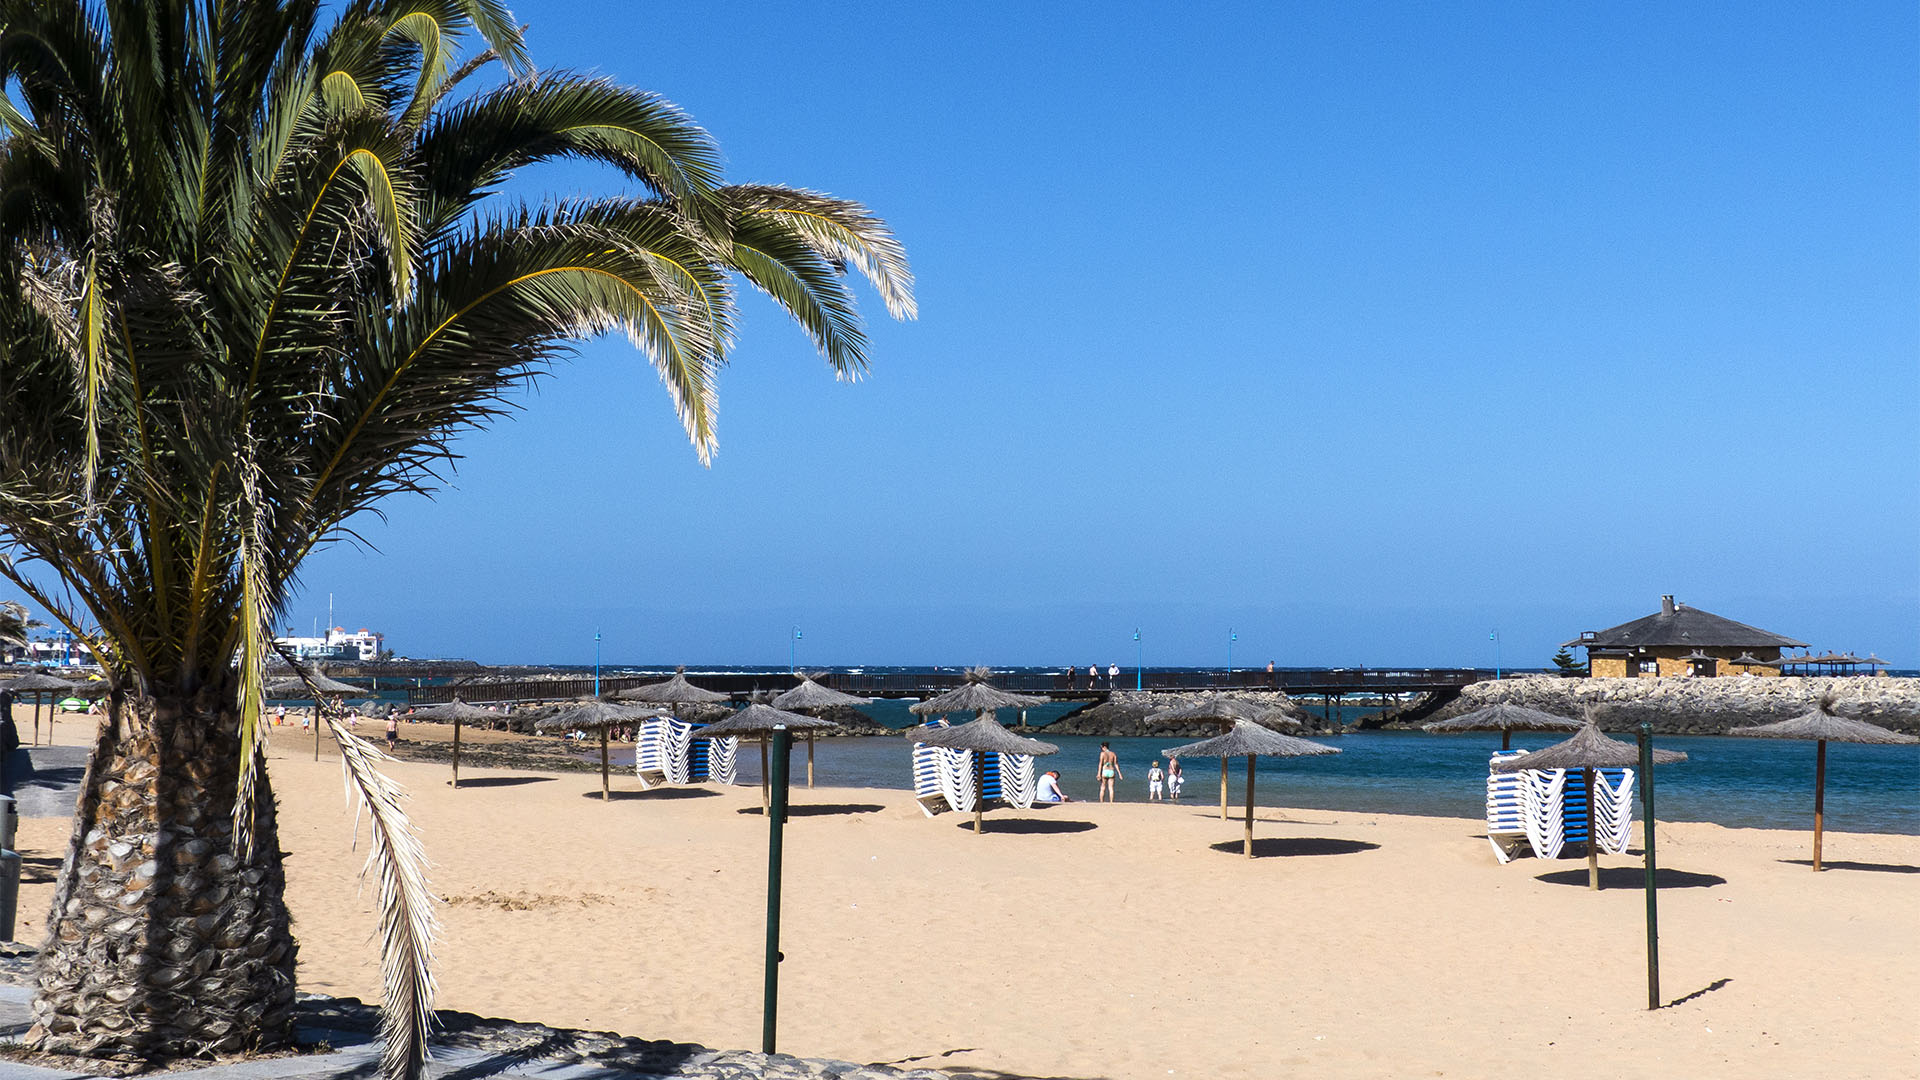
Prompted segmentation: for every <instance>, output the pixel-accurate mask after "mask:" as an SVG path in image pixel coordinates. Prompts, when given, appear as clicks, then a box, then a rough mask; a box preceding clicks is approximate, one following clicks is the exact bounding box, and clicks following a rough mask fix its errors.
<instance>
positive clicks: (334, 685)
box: [265, 668, 361, 761]
mask: <svg viewBox="0 0 1920 1080" xmlns="http://www.w3.org/2000/svg"><path fill="white" fill-rule="evenodd" d="M294 672H295V674H292V675H282V676H281V677H279V678H277V679H268V680H267V685H266V687H265V690H266V692H267V696H268V697H276V698H292V699H295V700H298V699H300V698H303V697H304V698H309V699H310V700H312V702H313V760H315V761H319V760H320V698H321V697H322V696H323V695H324V696H327V697H342V696H345V695H347V694H358V693H361V690H360V688H359V687H357V686H349V685H348V684H346V683H343V682H341V681H340V680H338V679H329V678H327V676H326V674H325V673H324V672H319V671H305V670H302V669H300V668H295V669H294Z"/></svg>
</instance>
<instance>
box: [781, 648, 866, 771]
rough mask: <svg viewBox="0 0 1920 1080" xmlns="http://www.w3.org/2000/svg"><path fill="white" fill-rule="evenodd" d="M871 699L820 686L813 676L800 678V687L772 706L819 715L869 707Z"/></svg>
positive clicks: (810, 734)
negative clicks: (833, 711) (839, 710)
mask: <svg viewBox="0 0 1920 1080" xmlns="http://www.w3.org/2000/svg"><path fill="white" fill-rule="evenodd" d="M871 704H873V699H872V698H863V697H855V696H854V695H852V694H843V693H841V692H840V691H838V690H834V689H830V688H828V687H825V686H821V685H820V684H819V683H817V682H814V681H813V676H811V675H802V676H800V685H799V686H796V687H794V688H793V689H791V690H788V691H786V692H785V693H783V694H780V695H779V696H777V697H775V698H774V699H773V701H772V705H773V707H774V708H776V709H786V710H787V711H788V712H799V713H820V712H825V711H826V710H828V709H845V708H850V707H852V706H855V705H871ZM807 786H808V787H812V786H813V731H812V730H811V729H809V730H808V731H807Z"/></svg>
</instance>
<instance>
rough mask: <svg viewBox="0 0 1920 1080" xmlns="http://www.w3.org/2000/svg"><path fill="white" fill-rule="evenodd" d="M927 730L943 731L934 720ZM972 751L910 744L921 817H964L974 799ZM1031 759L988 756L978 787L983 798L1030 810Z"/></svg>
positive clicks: (940, 725) (1010, 755)
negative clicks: (950, 813) (954, 813)
mask: <svg viewBox="0 0 1920 1080" xmlns="http://www.w3.org/2000/svg"><path fill="white" fill-rule="evenodd" d="M928 726H929V727H946V726H947V722H946V721H945V720H935V721H933V722H932V723H931V724H929V725H928ZM973 755H974V751H972V750H953V749H949V748H947V747H944V746H928V745H927V744H926V743H914V744H913V794H914V798H915V799H917V800H918V801H919V803H920V811H921V813H924V814H926V815H927V816H928V817H932V816H934V815H935V814H939V813H944V812H946V811H948V810H957V811H960V812H961V813H965V812H967V811H969V810H972V809H973V803H974V798H975V792H974V775H973ZM1033 781H1034V767H1033V757H1032V756H1031V755H1029V754H988V755H987V760H986V770H985V776H984V777H983V782H982V784H981V787H982V788H983V789H984V790H983V792H982V794H983V795H984V797H985V798H987V799H989V800H992V801H997V802H1000V803H1003V804H1005V805H1007V806H1014V807H1018V808H1020V809H1022V810H1025V809H1028V808H1030V807H1032V806H1033Z"/></svg>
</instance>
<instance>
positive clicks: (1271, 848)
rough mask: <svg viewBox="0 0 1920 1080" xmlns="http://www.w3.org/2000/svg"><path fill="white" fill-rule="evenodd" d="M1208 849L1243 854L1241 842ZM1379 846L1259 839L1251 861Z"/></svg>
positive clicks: (1307, 838)
mask: <svg viewBox="0 0 1920 1080" xmlns="http://www.w3.org/2000/svg"><path fill="white" fill-rule="evenodd" d="M1207 846H1208V847H1210V848H1212V849H1213V850H1215V851H1219V852H1225V853H1227V854H1230V855H1239V854H1244V852H1245V849H1244V842H1243V841H1240V840H1222V841H1220V842H1219V843H1217V844H1209V845H1207ZM1379 847H1380V845H1379V844H1375V843H1370V842H1368V841H1366V840H1346V839H1341V838H1339V837H1332V836H1263V837H1260V838H1259V839H1258V840H1255V841H1254V842H1253V856H1252V857H1253V858H1256V859H1272V858H1283V857H1290V856H1294V855H1355V854H1358V853H1359V852H1362V851H1373V850H1376V849H1378V848H1379Z"/></svg>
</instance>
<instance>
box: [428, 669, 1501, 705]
mask: <svg viewBox="0 0 1920 1080" xmlns="http://www.w3.org/2000/svg"><path fill="white" fill-rule="evenodd" d="M1491 675H1492V673H1491V672H1486V671H1479V670H1477V669H1473V668H1397V669H1392V670H1379V671H1375V670H1371V669H1367V668H1332V669H1327V668H1306V669H1285V670H1277V671H1273V672H1271V673H1270V672H1267V671H1265V670H1261V669H1254V670H1252V671H1234V672H1226V671H1221V670H1219V669H1209V668H1151V669H1148V670H1146V671H1143V672H1139V673H1138V675H1137V679H1138V683H1139V688H1140V689H1142V690H1154V691H1166V692H1173V691H1188V692H1193V691H1201V690H1284V691H1286V692H1287V693H1289V694H1298V695H1307V696H1312V697H1319V696H1322V695H1332V696H1335V697H1339V696H1344V695H1346V694H1404V693H1423V692H1430V691H1434V690H1443V689H1450V688H1457V687H1462V686H1466V685H1468V684H1469V683H1474V682H1479V681H1480V680H1482V679H1486V678H1489V677H1491ZM664 677H665V676H664V675H638V676H630V675H623V676H619V677H607V678H602V679H601V680H600V692H601V693H602V694H611V693H616V692H618V691H621V690H627V689H630V688H632V687H636V686H643V685H645V684H647V683H651V682H658V681H659V680H660V679H662V678H664ZM688 679H689V680H690V681H691V682H693V684H694V685H696V686H700V687H704V688H705V689H708V690H713V691H716V692H719V693H723V694H728V695H731V696H733V697H735V698H738V699H741V700H745V699H746V698H747V696H748V695H750V694H753V693H756V692H759V691H767V690H771V691H775V692H778V691H781V690H787V689H790V688H792V687H793V685H794V680H793V676H791V675H789V674H787V673H786V672H784V671H776V672H767V671H757V672H732V671H729V672H715V673H711V674H707V673H696V674H691V675H689V676H688ZM965 681H966V675H965V674H964V673H963V672H961V671H958V670H952V671H878V672H867V671H836V672H830V673H828V674H826V675H824V676H822V677H821V679H820V682H821V683H822V684H823V685H825V686H829V687H831V688H833V689H835V690H839V691H841V692H842V693H848V694H858V695H860V696H862V697H929V696H932V695H934V694H941V693H945V692H946V691H948V690H952V689H954V688H956V687H958V686H960V685H961V684H962V683H964V682H965ZM1135 682H1136V673H1135V672H1132V671H1122V672H1121V673H1120V674H1119V675H1118V676H1117V677H1114V678H1112V679H1111V680H1110V679H1109V677H1108V675H1107V673H1106V671H1104V670H1102V671H1101V672H1100V674H1099V676H1098V677H1097V678H1095V679H1094V680H1093V684H1092V685H1091V686H1089V685H1088V680H1087V673H1086V671H1084V670H1081V671H1077V672H1074V673H1073V674H1071V675H1069V674H1067V673H1065V672H1060V671H1052V672H1049V671H1032V670H1028V671H1009V672H1001V673H996V674H995V675H994V677H993V685H995V686H998V687H1000V688H1001V689H1003V690H1011V691H1014V692H1015V693H1026V694H1044V695H1047V696H1048V697H1057V698H1062V699H1068V700H1088V699H1093V700H1098V699H1101V698H1105V697H1106V696H1107V695H1108V693H1110V692H1111V691H1114V690H1122V691H1126V690H1132V689H1134V687H1135ZM593 689H594V681H593V680H592V679H521V680H513V681H503V682H472V683H461V684H457V685H449V686H422V687H414V688H410V689H409V690H408V691H407V703H408V704H409V705H438V704H442V703H444V702H446V701H449V700H451V699H452V698H453V697H455V696H456V695H457V696H459V698H460V699H461V700H462V701H466V702H470V703H474V704H484V703H488V702H504V701H571V700H574V699H576V698H581V697H586V696H588V695H590V694H592V693H593Z"/></svg>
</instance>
